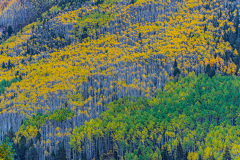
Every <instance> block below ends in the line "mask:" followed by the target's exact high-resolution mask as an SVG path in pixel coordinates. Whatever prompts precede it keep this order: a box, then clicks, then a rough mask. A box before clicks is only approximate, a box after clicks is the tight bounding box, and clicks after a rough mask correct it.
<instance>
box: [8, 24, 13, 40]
mask: <svg viewBox="0 0 240 160" xmlns="http://www.w3.org/2000/svg"><path fill="white" fill-rule="evenodd" d="M7 32H8V36H9V37H10V36H11V35H12V32H13V29H12V26H8V29H7Z"/></svg>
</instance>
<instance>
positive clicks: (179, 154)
mask: <svg viewBox="0 0 240 160" xmlns="http://www.w3.org/2000/svg"><path fill="white" fill-rule="evenodd" d="M177 159H179V160H181V159H183V149H182V145H181V143H180V142H178V145H177Z"/></svg>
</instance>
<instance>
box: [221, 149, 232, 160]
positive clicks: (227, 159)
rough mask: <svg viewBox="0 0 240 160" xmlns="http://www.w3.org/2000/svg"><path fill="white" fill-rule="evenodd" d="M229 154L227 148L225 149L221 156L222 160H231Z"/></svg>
mask: <svg viewBox="0 0 240 160" xmlns="http://www.w3.org/2000/svg"><path fill="white" fill-rule="evenodd" d="M231 159H232V158H231V154H230V151H229V148H228V146H227V147H226V148H225V153H224V154H223V160H231Z"/></svg>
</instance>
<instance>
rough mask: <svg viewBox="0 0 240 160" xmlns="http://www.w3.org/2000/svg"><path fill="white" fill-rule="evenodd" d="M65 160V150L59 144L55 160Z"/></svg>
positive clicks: (62, 145) (61, 144)
mask: <svg viewBox="0 0 240 160" xmlns="http://www.w3.org/2000/svg"><path fill="white" fill-rule="evenodd" d="M66 159H67V158H66V150H65V148H64V143H63V142H59V143H58V150H57V153H56V157H55V160H66Z"/></svg>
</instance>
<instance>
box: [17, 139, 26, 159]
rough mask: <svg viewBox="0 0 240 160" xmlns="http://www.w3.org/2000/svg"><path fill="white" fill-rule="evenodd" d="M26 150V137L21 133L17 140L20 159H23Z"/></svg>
mask: <svg viewBox="0 0 240 160" xmlns="http://www.w3.org/2000/svg"><path fill="white" fill-rule="evenodd" d="M26 151H27V147H26V138H25V137H24V135H22V136H21V139H20V141H19V150H18V156H19V159H20V160H25V154H26Z"/></svg>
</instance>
